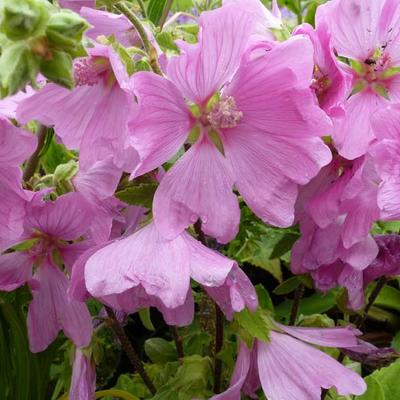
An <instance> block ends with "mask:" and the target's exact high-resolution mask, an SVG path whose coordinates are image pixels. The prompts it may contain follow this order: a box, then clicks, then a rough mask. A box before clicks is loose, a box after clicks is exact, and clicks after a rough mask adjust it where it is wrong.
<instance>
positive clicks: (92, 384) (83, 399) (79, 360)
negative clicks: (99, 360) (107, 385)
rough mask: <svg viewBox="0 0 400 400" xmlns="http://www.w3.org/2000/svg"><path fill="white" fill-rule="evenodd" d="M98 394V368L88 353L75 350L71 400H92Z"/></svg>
mask: <svg viewBox="0 0 400 400" xmlns="http://www.w3.org/2000/svg"><path fill="white" fill-rule="evenodd" d="M95 392H96V366H95V365H94V361H93V360H92V358H91V357H90V355H89V354H87V352H85V351H82V350H81V349H76V350H75V356H74V363H73V366H72V377H71V386H70V389H69V395H68V399H69V400H92V399H93V398H94V396H95Z"/></svg>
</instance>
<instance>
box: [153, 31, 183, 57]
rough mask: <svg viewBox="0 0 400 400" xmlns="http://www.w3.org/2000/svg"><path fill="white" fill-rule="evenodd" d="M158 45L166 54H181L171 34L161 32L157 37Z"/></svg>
mask: <svg viewBox="0 0 400 400" xmlns="http://www.w3.org/2000/svg"><path fill="white" fill-rule="evenodd" d="M156 40H157V43H158V44H159V46H160V48H161V50H162V51H163V52H164V53H170V54H179V47H178V46H177V45H176V43H175V42H174V39H173V37H172V35H171V33H170V32H166V31H163V32H160V33H158V34H157V35H156Z"/></svg>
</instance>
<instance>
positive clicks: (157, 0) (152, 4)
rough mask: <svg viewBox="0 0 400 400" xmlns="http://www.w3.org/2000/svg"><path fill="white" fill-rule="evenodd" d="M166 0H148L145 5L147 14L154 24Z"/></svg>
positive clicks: (156, 23) (157, 20)
mask: <svg viewBox="0 0 400 400" xmlns="http://www.w3.org/2000/svg"><path fill="white" fill-rule="evenodd" d="M165 3H166V0H150V1H149V5H148V6H147V16H148V17H149V19H150V21H151V22H153V24H154V25H158V22H159V21H160V18H161V15H162V13H163V10H164V7H165Z"/></svg>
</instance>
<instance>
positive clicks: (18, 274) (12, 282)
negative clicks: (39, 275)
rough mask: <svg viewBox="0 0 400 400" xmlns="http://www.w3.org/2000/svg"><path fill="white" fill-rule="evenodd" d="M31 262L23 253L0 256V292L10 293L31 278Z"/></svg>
mask: <svg viewBox="0 0 400 400" xmlns="http://www.w3.org/2000/svg"><path fill="white" fill-rule="evenodd" d="M32 266H33V261H32V260H31V258H30V257H29V256H28V255H27V254H26V253H25V252H14V253H6V254H2V255H0V290H4V291H6V292H8V291H12V290H14V289H17V288H19V287H20V286H22V285H24V284H25V283H26V282H28V281H29V279H30V278H31V276H32Z"/></svg>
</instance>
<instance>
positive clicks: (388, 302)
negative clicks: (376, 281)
mask: <svg viewBox="0 0 400 400" xmlns="http://www.w3.org/2000/svg"><path fill="white" fill-rule="evenodd" d="M374 305H375V306H378V307H383V308H388V309H390V310H395V311H400V290H399V289H396V288H394V287H392V286H388V285H386V286H384V287H383V289H382V290H381V291H380V293H379V295H378V297H377V298H376V300H375V302H374Z"/></svg>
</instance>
